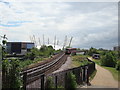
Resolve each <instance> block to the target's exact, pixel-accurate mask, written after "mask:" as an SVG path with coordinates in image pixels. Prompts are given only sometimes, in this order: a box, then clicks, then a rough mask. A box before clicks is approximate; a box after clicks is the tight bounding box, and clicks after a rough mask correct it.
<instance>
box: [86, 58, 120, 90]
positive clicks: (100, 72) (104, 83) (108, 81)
mask: <svg viewBox="0 0 120 90" xmlns="http://www.w3.org/2000/svg"><path fill="white" fill-rule="evenodd" d="M90 59H91V58H90ZM96 69H97V73H96V75H95V77H94V79H93V80H92V81H91V82H90V83H91V86H87V88H118V86H120V85H118V84H120V83H118V81H116V80H115V79H114V78H113V76H112V74H111V73H110V72H109V71H108V70H106V69H104V68H103V67H101V66H99V65H97V64H96ZM119 88H120V87H119Z"/></svg>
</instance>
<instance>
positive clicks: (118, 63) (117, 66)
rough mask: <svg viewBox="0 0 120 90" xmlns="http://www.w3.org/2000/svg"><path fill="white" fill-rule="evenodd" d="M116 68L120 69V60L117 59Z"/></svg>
mask: <svg viewBox="0 0 120 90" xmlns="http://www.w3.org/2000/svg"><path fill="white" fill-rule="evenodd" d="M116 70H120V60H119V61H117V64H116Z"/></svg>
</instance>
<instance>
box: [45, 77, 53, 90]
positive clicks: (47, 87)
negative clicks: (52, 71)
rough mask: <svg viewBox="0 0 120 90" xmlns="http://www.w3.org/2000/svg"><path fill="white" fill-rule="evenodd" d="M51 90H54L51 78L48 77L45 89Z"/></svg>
mask: <svg viewBox="0 0 120 90" xmlns="http://www.w3.org/2000/svg"><path fill="white" fill-rule="evenodd" d="M52 88H55V86H54V83H53V80H52V77H48V78H47V80H46V84H45V89H46V90H50V89H52Z"/></svg>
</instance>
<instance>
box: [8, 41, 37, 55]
mask: <svg viewBox="0 0 120 90" xmlns="http://www.w3.org/2000/svg"><path fill="white" fill-rule="evenodd" d="M34 46H35V45H34V43H31V42H7V44H6V50H7V53H9V54H13V53H16V54H25V53H26V52H28V51H30V49H31V48H33V47H34Z"/></svg>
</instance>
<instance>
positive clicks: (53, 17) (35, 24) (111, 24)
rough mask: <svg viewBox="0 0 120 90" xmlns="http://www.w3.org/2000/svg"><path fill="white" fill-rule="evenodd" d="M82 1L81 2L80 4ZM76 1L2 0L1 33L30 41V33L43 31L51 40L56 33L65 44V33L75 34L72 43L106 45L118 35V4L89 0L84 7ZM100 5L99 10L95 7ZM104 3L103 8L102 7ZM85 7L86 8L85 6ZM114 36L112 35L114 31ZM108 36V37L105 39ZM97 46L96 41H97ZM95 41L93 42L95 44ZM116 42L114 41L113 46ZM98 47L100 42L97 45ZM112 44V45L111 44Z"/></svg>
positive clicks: (38, 35) (76, 44)
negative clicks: (10, 0)
mask: <svg viewBox="0 0 120 90" xmlns="http://www.w3.org/2000/svg"><path fill="white" fill-rule="evenodd" d="M80 4H82V3H80ZM80 4H78V5H77V3H48V2H47V3H41V2H29V3H28V2H10V4H9V5H6V4H4V3H2V2H0V14H1V15H2V16H0V24H4V25H3V26H2V25H0V31H2V32H0V35H3V34H7V36H8V37H9V40H10V41H12V40H13V41H17V40H19V41H29V35H33V34H35V35H36V37H40V38H42V35H43V34H44V35H45V36H46V37H45V39H46V41H47V38H48V37H49V38H50V40H51V42H53V40H54V36H55V35H56V36H57V38H59V39H61V40H60V44H61V45H63V42H64V37H65V35H68V37H71V36H73V42H72V45H73V46H78V47H79V46H82V47H84V45H85V46H86V44H88V43H90V42H91V43H94V42H102V41H104V44H106V43H108V42H110V40H108V39H109V38H108V37H111V39H112V38H113V39H114V38H116V37H117V36H115V35H116V34H117V30H118V29H117V24H118V22H117V19H118V17H117V15H118V11H117V3H116V4H115V3H113V4H112V3H107V4H106V3H105V4H104V5H103V4H102V3H97V4H96V3H95V4H94V3H93V6H91V7H90V8H89V9H87V7H89V3H86V5H83V7H84V8H81V7H82V6H79V5H80ZM97 5H99V6H100V7H99V8H98V10H95V7H97ZM102 5H103V7H102ZM85 7H86V8H85ZM8 22H14V24H15V22H16V24H17V22H21V23H20V26H16V27H5V25H6V26H7V25H8ZM113 32H114V33H115V35H112V33H113ZM105 38H108V39H105ZM115 43H117V42H116V41H115ZM94 44H95V46H97V45H98V44H97V43H94ZM94 44H91V45H93V46H94ZM112 45H113V43H112V44H111V46H112ZM98 46H99V45H98ZM108 47H109V45H108Z"/></svg>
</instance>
